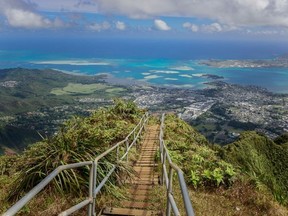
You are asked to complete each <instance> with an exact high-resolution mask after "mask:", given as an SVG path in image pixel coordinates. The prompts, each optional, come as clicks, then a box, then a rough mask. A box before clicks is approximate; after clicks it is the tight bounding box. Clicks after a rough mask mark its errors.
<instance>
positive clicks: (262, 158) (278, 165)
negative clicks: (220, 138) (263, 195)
mask: <svg viewBox="0 0 288 216" xmlns="http://www.w3.org/2000/svg"><path fill="white" fill-rule="evenodd" d="M285 138H287V135H285V136H282V137H279V138H278V139H276V140H275V142H276V143H278V144H275V143H274V142H273V141H272V140H269V139H268V138H267V137H265V136H264V135H261V134H258V133H256V132H245V133H243V134H242V135H241V137H240V139H239V140H238V141H237V142H235V143H233V144H230V145H228V146H226V147H225V148H224V155H225V158H226V159H227V160H228V161H229V162H231V163H233V164H234V165H235V166H237V167H239V169H240V170H241V171H242V172H243V173H245V174H247V175H248V176H249V177H251V179H252V180H253V181H255V184H256V185H257V187H259V188H263V187H264V189H265V187H267V189H268V190H269V191H271V192H272V193H273V195H274V197H275V199H276V200H278V201H279V202H280V203H283V204H287V203H288V193H287V191H288V145H287V143H286V139H285ZM283 142H284V143H283ZM285 143H286V144H285Z"/></svg>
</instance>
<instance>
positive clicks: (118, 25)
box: [115, 21, 126, 31]
mask: <svg viewBox="0 0 288 216" xmlns="http://www.w3.org/2000/svg"><path fill="white" fill-rule="evenodd" d="M115 26H116V29H118V30H121V31H124V30H125V29H126V25H125V23H124V22H120V21H117V22H116V24H115Z"/></svg>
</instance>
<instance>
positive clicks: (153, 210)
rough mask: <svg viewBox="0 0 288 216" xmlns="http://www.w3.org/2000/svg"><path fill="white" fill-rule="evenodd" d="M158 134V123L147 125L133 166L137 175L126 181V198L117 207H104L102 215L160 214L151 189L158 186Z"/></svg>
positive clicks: (139, 215)
mask: <svg viewBox="0 0 288 216" xmlns="http://www.w3.org/2000/svg"><path fill="white" fill-rule="evenodd" d="M158 136H159V125H150V126H147V129H146V133H145V137H144V139H143V141H142V145H141V149H140V156H139V159H138V161H137V162H136V163H135V164H134V166H133V168H134V170H135V172H136V173H137V175H136V177H135V178H134V179H133V180H132V181H130V182H129V183H128V197H127V199H126V200H122V201H120V203H119V205H117V207H114V206H112V207H106V208H105V209H104V210H103V211H102V215H137V216H148V215H161V211H160V209H159V202H158V201H157V200H155V196H153V191H154V192H155V190H157V188H159V187H160V186H159V183H158V182H159V175H158V173H157V166H158V165H157V162H155V155H156V152H157V150H158V145H157V141H158Z"/></svg>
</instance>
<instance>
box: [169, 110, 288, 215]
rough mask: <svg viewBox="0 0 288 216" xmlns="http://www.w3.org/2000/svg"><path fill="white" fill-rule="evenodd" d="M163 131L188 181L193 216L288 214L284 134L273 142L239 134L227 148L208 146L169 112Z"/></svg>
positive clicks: (253, 134) (195, 132)
mask: <svg viewBox="0 0 288 216" xmlns="http://www.w3.org/2000/svg"><path fill="white" fill-rule="evenodd" d="M164 134H165V140H166V145H167V147H168V149H169V150H170V154H171V156H172V160H173V161H174V162H175V163H177V164H178V165H179V166H180V167H181V168H182V169H183V171H184V173H185V176H186V180H187V182H188V184H189V185H190V194H191V198H192V203H193V206H194V209H195V211H196V215H207V216H208V215H253V216H254V215H259V216H260V215H261V216H262V215H271V216H275V215H279V216H284V215H288V209H287V191H288V190H287V185H288V183H287V180H288V176H287V172H288V161H287V158H288V152H287V143H286V144H284V143H285V142H286V141H287V139H286V138H287V136H283V137H281V138H278V139H277V140H278V141H277V140H275V142H276V141H277V142H278V143H279V144H278V145H277V144H275V143H274V142H273V141H272V140H269V139H268V138H267V137H265V136H263V135H260V134H257V133H256V132H245V133H243V134H242V136H241V138H240V139H239V140H238V141H237V142H235V143H232V144H230V145H228V146H227V147H220V146H216V145H215V146H213V145H211V144H209V143H208V141H207V140H206V139H205V137H204V136H202V135H201V134H199V133H198V132H197V131H196V130H195V129H193V128H192V127H191V126H190V125H188V124H187V123H186V122H184V121H182V120H180V119H179V118H177V117H176V116H175V115H166V119H165V132H164ZM273 195H274V197H273ZM276 201H278V202H279V203H281V204H282V205H286V207H285V206H280V205H279V204H278V203H277V202H276Z"/></svg>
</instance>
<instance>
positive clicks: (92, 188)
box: [2, 113, 149, 216]
mask: <svg viewBox="0 0 288 216" xmlns="http://www.w3.org/2000/svg"><path fill="white" fill-rule="evenodd" d="M148 117H149V115H148V113H145V114H144V115H143V116H142V118H141V120H140V121H139V123H138V124H137V125H136V127H135V128H134V129H133V130H132V131H131V132H130V133H129V135H128V136H127V137H126V138H125V139H124V140H123V141H120V142H118V143H117V144H115V145H114V146H113V147H111V148H110V149H108V150H107V151H105V152H104V153H102V154H101V155H99V156H97V157H96V159H95V160H94V161H85V162H80V163H74V164H67V165H62V166H59V167H57V168H56V169H55V170H54V171H53V172H52V173H50V174H49V175H48V176H47V177H46V178H44V179H43V180H42V181H41V182H40V183H39V184H37V185H36V186H35V187H34V188H33V189H32V190H30V191H29V192H28V193H27V194H26V195H25V196H24V197H23V198H21V199H20V200H19V201H18V202H17V203H16V204H14V205H13V206H12V207H11V208H9V209H8V210H7V211H6V212H5V213H4V214H3V215H2V216H11V215H15V214H16V213H17V212H18V211H19V210H20V209H21V208H22V207H23V206H25V205H26V204H27V203H28V202H29V201H30V200H31V199H33V198H34V197H35V196H36V195H37V194H38V193H39V192H40V191H41V190H42V189H43V188H44V187H45V186H46V185H48V184H49V183H50V182H51V181H52V180H53V179H54V178H55V177H56V176H57V175H58V174H59V173H60V172H62V171H63V170H67V169H74V168H80V167H84V166H89V167H90V173H89V197H88V198H87V199H85V200H83V201H82V202H80V203H78V204H76V205H74V206H72V207H71V208H69V209H68V210H66V211H63V212H62V213H60V214H59V216H66V215H70V214H72V213H74V212H76V211H78V210H80V209H81V208H83V207H85V206H87V205H89V209H88V216H92V215H93V216H95V203H96V195H97V194H98V193H99V192H100V190H101V188H102V187H103V186H104V185H105V183H106V182H107V181H108V179H109V177H110V176H111V175H112V173H113V172H114V170H115V169H116V166H115V165H114V164H113V165H112V168H111V169H110V171H109V172H108V174H107V175H106V176H105V177H104V178H103V180H102V181H101V182H100V183H99V185H98V186H96V179H97V167H98V161H99V160H100V159H102V158H104V157H105V156H107V155H108V154H109V153H111V152H112V151H113V150H115V149H116V156H117V161H121V160H123V159H124V158H126V160H127V161H128V154H129V151H130V149H131V148H132V147H133V146H134V145H135V144H137V140H138V138H140V135H141V133H142V131H143V130H145V125H146V123H147V121H148ZM132 136H133V141H132V143H129V139H130V138H131V137H132ZM123 144H125V146H126V151H125V153H124V154H123V155H122V156H121V158H119V147H120V146H121V145H123Z"/></svg>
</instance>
